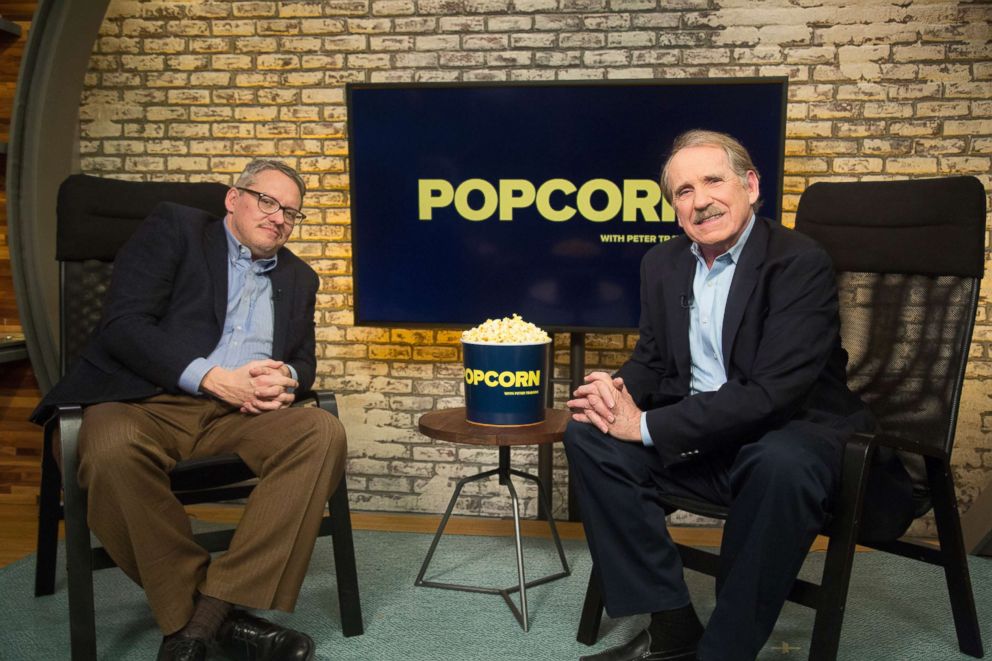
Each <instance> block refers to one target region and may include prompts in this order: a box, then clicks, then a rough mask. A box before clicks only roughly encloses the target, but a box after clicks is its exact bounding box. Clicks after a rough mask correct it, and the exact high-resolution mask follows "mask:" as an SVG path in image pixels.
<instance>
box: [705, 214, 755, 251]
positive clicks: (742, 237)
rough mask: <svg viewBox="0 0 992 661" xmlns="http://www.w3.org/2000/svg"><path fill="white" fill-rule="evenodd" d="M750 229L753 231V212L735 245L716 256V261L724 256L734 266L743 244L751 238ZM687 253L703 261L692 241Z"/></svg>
mask: <svg viewBox="0 0 992 661" xmlns="http://www.w3.org/2000/svg"><path fill="white" fill-rule="evenodd" d="M752 229H754V212H752V213H751V218H750V219H749V220H748V221H747V227H745V228H744V231H743V232H742V233H741V235H740V237H738V239H737V243H735V244H734V245H733V246H731V247H730V249H729V250H728V251H727V252H725V253H723V254H722V255H719V256H717V259H723V258H724V256H726V257H727V259H729V260H730V261H731V262H733V263H734V264H736V263H737V260H738V259H739V258H740V255H741V251H742V250H744V244H745V243H747V239H748V237H749V236H751V230H752ZM689 251H690V252H692V254H693V255H695V256H696V259H699V260H701V259H703V253H702V252H701V251H700V250H699V244H698V243H696V242H695V241H693V242H692V245H690V246H689ZM714 261H716V260H714Z"/></svg>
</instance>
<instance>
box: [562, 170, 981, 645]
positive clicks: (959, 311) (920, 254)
mask: <svg viewBox="0 0 992 661" xmlns="http://www.w3.org/2000/svg"><path fill="white" fill-rule="evenodd" d="M985 210H986V209H985V191H984V189H983V188H982V185H981V183H980V182H979V181H978V180H977V179H975V178H974V177H951V178H943V179H926V180H919V181H887V182H856V183H817V184H813V185H812V186H810V187H809V189H807V190H806V192H805V193H804V194H803V196H802V198H801V199H800V201H799V209H798V212H797V217H796V229H797V230H798V231H801V232H804V233H806V234H808V235H809V236H811V237H813V238H814V239H816V240H817V241H818V242H819V243H820V244H821V245H823V246H824V248H826V250H827V252H828V253H829V254H830V256H831V258H832V259H833V261H834V267H835V269H836V271H837V284H838V294H839V298H840V308H841V312H840V314H841V336H842V341H843V345H844V348H845V349H847V351H848V353H849V356H850V360H849V363H848V381H849V383H850V386H851V388H852V389H853V390H854V391H855V392H857V393H858V394H859V395H860V396H861V397H862V398H863V399H864V401H865V402H867V403H868V404H869V406H870V407H871V409H872V411H873V412H874V414H875V416H876V417H877V419H878V421H879V424H880V426H881V429H882V432H881V433H879V434H876V435H864V434H859V435H856V436H855V437H853V438H850V439H848V442H847V445H846V447H845V452H844V460H843V474H842V478H841V489H842V493H841V496H840V498H839V501H838V505H837V508H836V511H835V512H834V513H833V516H832V518H831V520H830V521H829V522H828V525H827V526H826V528H825V530H824V531H823V534H824V535H827V536H828V537H829V538H830V541H829V546H828V550H827V555H826V558H825V562H824V569H823V576H822V579H821V583H820V584H819V585H817V584H815V583H810V582H807V581H803V580H797V581H796V583H795V585H794V586H793V590H792V593H791V595H790V597H789V599H790V600H791V601H794V602H797V603H800V604H803V605H805V606H808V607H810V608H813V609H815V610H816V618H815V623H814V627H813V634H812V643H811V645H810V655H809V658H810V659H816V660H818V661H819V660H826V659H835V658H836V657H837V651H838V646H839V643H840V634H841V625H842V623H843V617H844V606H845V602H846V600H847V591H848V584H849V581H850V577H851V567H852V564H853V561H854V550H855V544H856V543H860V544H864V545H866V546H870V547H873V548H875V549H878V550H881V551H887V552H889V553H895V554H898V555H901V556H904V557H907V558H912V559H916V560H921V561H923V562H927V563H930V564H935V565H939V566H941V567H943V569H944V573H945V576H946V579H947V588H948V592H949V593H950V599H951V607H952V611H953V615H954V625H955V627H956V629H957V637H958V645H959V646H960V648H961V650H962V651H963V652H965V653H966V654H969V655H971V656H974V657H979V658H980V657H982V656H983V653H984V651H983V648H982V641H981V633H980V630H979V626H978V616H977V614H976V610H975V600H974V596H973V594H972V589H971V580H970V578H969V573H968V564H967V560H966V554H965V550H964V545H963V541H962V536H961V524H960V520H959V517H958V509H957V500H956V497H955V492H954V481H953V477H952V473H951V466H950V460H951V450H952V448H953V445H954V430H955V424H956V422H957V411H958V405H959V402H960V399H961V387H962V382H963V380H964V374H965V365H966V363H967V359H968V351H969V347H970V345H971V335H972V327H973V326H974V323H975V314H976V308H977V304H978V292H979V285H980V282H981V279H982V275H983V272H984V262H985ZM880 446H887V447H891V448H893V449H895V450H897V451H898V452H899V453H900V456H901V458H902V459H903V463H904V464H905V465H906V466H907V468H908V469H909V471H910V473H911V475H912V476H913V477H914V482H915V487H914V496H915V500H916V502H917V505H918V507H917V510H916V516H917V517H919V516H923V515H924V514H925V513H926V512H928V511H929V510H930V509H931V507H932V508H933V512H934V518H935V520H936V525H937V532H938V536H939V540H940V548H939V549H938V548H933V547H931V546H927V545H921V544H915V543H911V542H908V541H904V540H898V539H897V540H891V539H874V538H873V537H876V536H874V535H872V532H873V531H872V530H871V529H868V527H867V526H866V527H865V528H862V521H863V517H862V510H863V505H864V502H865V493H866V485H867V478H868V471H869V467H870V464H871V461H872V458H873V456H874V455H875V453H876V451H877V450H878V448H879V447H880ZM664 502H665V505H666V509H670V510H671V511H675V510H685V511H688V512H692V513H694V514H700V515H703V516H709V517H714V518H721V519H725V518H726V517H727V514H728V509H727V508H724V507H720V506H718V505H715V504H713V503H706V502H701V501H692V500H683V499H674V498H672V499H669V498H665V499H664ZM678 546H679V551H680V553H681V555H682V561H683V564H684V566H685V567H688V568H690V569H694V570H696V571H701V572H703V573H706V574H709V575H712V576H715V575H716V573H717V570H718V568H719V556H718V555H716V554H713V553H710V552H707V551H702V550H699V549H695V548H692V547H688V546H684V545H678ZM602 610H603V602H602V597H601V595H600V586H599V579H598V576H597V573H596V571H595V568H593V572H592V575H591V576H590V580H589V588H588V590H587V592H586V599H585V603H584V605H583V609H582V616H581V621H580V624H579V631H578V640H579V641H580V642H582V643H585V644H587V645H591V644H593V643H594V642H595V641H596V638H597V636H598V630H599V624H600V618H601V617H602Z"/></svg>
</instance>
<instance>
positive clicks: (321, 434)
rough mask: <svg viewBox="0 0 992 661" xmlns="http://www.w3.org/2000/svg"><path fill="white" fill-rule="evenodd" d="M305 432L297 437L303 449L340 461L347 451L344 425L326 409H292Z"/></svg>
mask: <svg viewBox="0 0 992 661" xmlns="http://www.w3.org/2000/svg"><path fill="white" fill-rule="evenodd" d="M293 410H294V411H297V413H296V414H295V415H296V417H297V418H298V419H299V420H298V423H299V424H302V425H303V426H304V427H305V429H306V433H304V434H300V435H299V437H300V439H301V441H302V442H303V445H304V451H305V452H307V453H313V454H315V455H320V456H323V457H327V459H328V460H331V461H340V460H342V459H343V458H344V456H345V454H346V453H347V449H348V444H347V439H346V436H345V431H344V425H342V424H341V421H340V420H338V418H337V417H336V416H333V415H331V414H330V413H328V412H327V411H325V410H323V409H320V408H315V407H308V408H299V409H293Z"/></svg>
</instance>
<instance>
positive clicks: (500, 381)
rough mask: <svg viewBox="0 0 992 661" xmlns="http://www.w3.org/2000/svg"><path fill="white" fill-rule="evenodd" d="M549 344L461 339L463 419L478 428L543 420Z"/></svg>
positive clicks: (527, 423)
mask: <svg viewBox="0 0 992 661" xmlns="http://www.w3.org/2000/svg"><path fill="white" fill-rule="evenodd" d="M550 348H551V341H550V340H548V341H546V342H540V343H521V344H494V343H488V342H487V343H483V342H469V341H466V340H462V349H463V353H464V356H465V418H466V419H467V420H468V421H469V422H474V423H476V424H480V425H506V426H509V425H535V424H537V423H539V422H542V421H543V420H544V400H545V394H546V393H547V390H548V378H547V377H548V376H549V375H547V374H545V373H544V372H545V364H546V363H547V356H548V352H549V351H550Z"/></svg>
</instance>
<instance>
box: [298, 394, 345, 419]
mask: <svg viewBox="0 0 992 661" xmlns="http://www.w3.org/2000/svg"><path fill="white" fill-rule="evenodd" d="M307 401H312V402H314V403H315V404H316V405H317V406H318V407H319V408H322V409H324V410H325V411H327V412H328V413H330V414H331V415H333V416H334V417H335V418H337V417H339V416H338V400H337V397H335V395H334V393H333V392H331V391H330V390H301V391H300V392H298V393H296V404H303V403H305V402H307ZM294 405H295V404H294Z"/></svg>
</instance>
